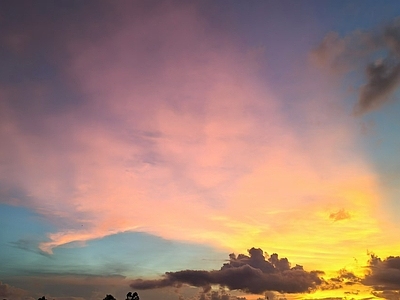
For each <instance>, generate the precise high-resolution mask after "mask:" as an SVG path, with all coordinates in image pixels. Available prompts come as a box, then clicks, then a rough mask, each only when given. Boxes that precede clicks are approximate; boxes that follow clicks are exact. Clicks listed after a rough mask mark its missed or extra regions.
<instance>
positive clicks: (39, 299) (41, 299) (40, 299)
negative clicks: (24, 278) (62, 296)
mask: <svg viewBox="0 0 400 300" xmlns="http://www.w3.org/2000/svg"><path fill="white" fill-rule="evenodd" d="M38 300H47V299H46V297H45V296H43V297H40V298H38ZM110 300H111V299H110Z"/></svg>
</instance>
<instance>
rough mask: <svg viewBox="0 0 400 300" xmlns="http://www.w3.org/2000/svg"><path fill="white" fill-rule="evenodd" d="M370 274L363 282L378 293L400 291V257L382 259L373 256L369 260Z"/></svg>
mask: <svg viewBox="0 0 400 300" xmlns="http://www.w3.org/2000/svg"><path fill="white" fill-rule="evenodd" d="M369 269H370V271H369V274H367V275H366V276H365V278H364V280H363V281H362V282H363V284H365V285H369V286H372V287H373V288H374V289H375V290H377V291H386V290H392V291H397V292H398V291H400V256H389V257H387V258H386V259H383V260H382V259H381V258H379V257H378V256H376V255H374V254H372V255H371V259H370V260H369Z"/></svg>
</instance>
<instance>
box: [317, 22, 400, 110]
mask: <svg viewBox="0 0 400 300" xmlns="http://www.w3.org/2000/svg"><path fill="white" fill-rule="evenodd" d="M377 56H378V59H377ZM311 58H312V60H313V61H314V62H315V63H316V64H318V65H319V66H322V67H325V68H328V69H330V70H332V71H334V72H335V73H348V72H351V71H354V70H356V71H359V70H360V69H363V70H364V74H365V82H364V84H362V85H361V86H360V87H359V94H358V102H357V103H356V104H355V106H354V113H355V114H356V115H362V114H365V113H368V112H371V111H373V110H377V109H379V108H380V107H381V106H382V105H384V104H386V103H387V102H389V101H390V100H391V99H392V95H393V93H394V92H395V91H396V90H397V88H398V87H399V85H400V22H399V20H395V21H394V22H392V23H391V24H389V25H386V26H385V27H383V28H380V29H374V30H370V31H365V32H361V31H355V32H352V33H350V34H349V35H347V36H345V37H340V36H339V35H338V34H337V33H335V32H330V33H328V34H327V35H326V36H325V38H324V39H323V41H322V42H321V44H320V45H319V46H318V47H317V48H316V49H315V50H314V51H313V52H312V55H311Z"/></svg>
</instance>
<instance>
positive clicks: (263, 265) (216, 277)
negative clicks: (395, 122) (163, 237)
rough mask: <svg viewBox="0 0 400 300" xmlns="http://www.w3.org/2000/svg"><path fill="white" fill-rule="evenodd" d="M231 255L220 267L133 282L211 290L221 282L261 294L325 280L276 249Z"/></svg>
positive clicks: (306, 286)
mask: <svg viewBox="0 0 400 300" xmlns="http://www.w3.org/2000/svg"><path fill="white" fill-rule="evenodd" d="M229 258H230V259H229V262H228V263H225V264H224V265H223V266H222V267H221V269H220V270H213V271H204V270H184V271H178V272H166V273H165V275H164V276H163V277H162V278H161V279H156V280H143V279H136V280H134V281H133V282H132V283H131V285H130V286H131V287H132V288H134V289H154V288H161V287H167V286H177V287H179V286H181V285H182V284H187V285H191V286H196V287H202V288H203V289H204V290H205V291H208V290H210V289H211V285H220V286H223V287H227V288H228V289H230V290H242V291H244V292H248V293H254V294H260V293H263V292H265V291H278V292H282V293H304V292H310V291H312V290H315V289H316V288H317V287H318V286H319V285H320V284H322V282H323V280H322V279H321V278H320V275H322V274H323V272H321V271H311V272H307V271H305V270H304V269H303V267H302V266H299V265H296V266H294V267H291V264H290V263H289V261H288V260H287V258H279V257H278V254H276V253H274V254H272V255H271V256H269V257H267V258H266V257H265V256H264V253H263V251H262V250H261V249H257V248H251V249H250V250H249V255H245V254H239V255H238V256H236V255H235V254H231V255H230V256H229Z"/></svg>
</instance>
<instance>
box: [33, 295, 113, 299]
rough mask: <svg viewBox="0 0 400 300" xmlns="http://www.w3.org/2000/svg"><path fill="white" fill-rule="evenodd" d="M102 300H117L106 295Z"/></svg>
mask: <svg viewBox="0 0 400 300" xmlns="http://www.w3.org/2000/svg"><path fill="white" fill-rule="evenodd" d="M38 300H40V299H38ZM103 300H117V299H115V298H114V296H113V295H106V297H105V298H104V299H103Z"/></svg>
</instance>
